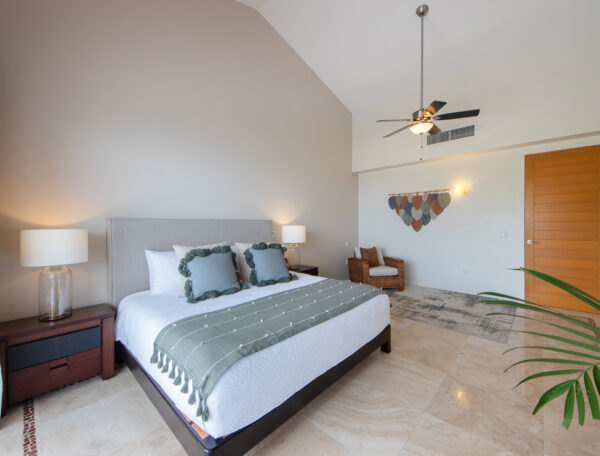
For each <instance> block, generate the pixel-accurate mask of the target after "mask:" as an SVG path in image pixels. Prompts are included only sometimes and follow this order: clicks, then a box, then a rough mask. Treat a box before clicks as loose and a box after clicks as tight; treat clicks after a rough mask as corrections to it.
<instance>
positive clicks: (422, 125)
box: [410, 122, 433, 135]
mask: <svg viewBox="0 0 600 456" xmlns="http://www.w3.org/2000/svg"><path fill="white" fill-rule="evenodd" d="M432 128H433V123H431V122H419V123H416V124H413V125H411V126H410V131H412V132H413V133H414V134H415V135H422V134H424V133H427V132H428V131H429V130H431V129H432Z"/></svg>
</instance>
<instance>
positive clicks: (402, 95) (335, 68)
mask: <svg viewBox="0 0 600 456" xmlns="http://www.w3.org/2000/svg"><path fill="white" fill-rule="evenodd" d="M243 3H246V4H248V5H249V6H253V7H255V8H256V9H258V11H259V12H260V13H261V14H262V15H263V16H264V17H265V18H266V19H267V20H268V21H269V22H270V23H271V25H272V26H273V27H274V28H275V29H276V30H277V31H278V32H279V33H280V34H281V35H282V36H283V38H284V39H285V40H286V41H287V42H288V43H289V44H290V45H291V46H292V47H293V48H294V49H295V50H296V52H298V54H299V55H300V56H301V57H302V58H303V59H304V60H305V61H306V62H307V64H308V65H309V66H310V67H311V68H312V69H313V70H314V71H315V72H316V73H317V75H318V76H319V77H320V78H321V79H322V80H323V82H324V83H325V84H326V85H327V86H328V87H329V88H330V89H331V90H332V91H333V93H334V94H335V95H336V96H337V97H338V98H339V99H340V100H341V101H342V103H344V104H345V105H346V106H347V107H348V109H349V110H350V111H351V112H352V114H353V169H354V171H363V170H368V169H374V168H380V167H385V166H393V165H397V164H402V163H407V162H411V161H415V160H416V157H417V153H416V150H417V149H418V147H419V144H420V138H419V137H418V136H415V135H412V134H411V133H410V132H408V131H405V132H402V133H399V134H397V135H395V136H393V137H391V138H389V139H382V138H381V137H382V136H383V135H384V134H385V133H387V132H389V131H391V130H393V129H394V128H393V126H392V127H390V124H375V123H374V121H375V120H376V119H379V118H389V117H408V116H409V115H410V114H411V113H412V112H413V111H414V110H416V109H417V108H418V105H419V59H420V57H419V47H420V46H419V44H420V35H419V34H420V20H419V18H418V17H417V16H416V14H415V9H416V7H417V6H418V5H419V4H420V2H419V1H418V0H417V1H406V0H368V1H367V0H245V1H243ZM427 4H428V5H429V6H430V12H429V14H428V15H427V16H426V17H425V95H424V99H425V100H424V102H425V105H427V104H428V103H429V102H430V101H432V100H434V99H437V100H443V101H446V102H448V104H447V105H446V106H445V107H444V109H443V111H442V112H452V111H460V110H465V109H472V108H481V115H480V116H479V117H478V118H475V119H463V120H454V121H445V122H440V123H439V126H440V127H441V128H443V129H451V128H457V127H459V126H463V125H469V124H473V123H474V124H475V125H476V136H475V137H473V138H467V139H464V140H460V141H451V142H449V143H444V144H438V145H434V146H429V147H426V149H425V155H426V156H427V157H430V158H434V157H439V156H444V155H451V154H455V153H463V152H472V151H478V150H483V149H490V148H497V147H507V146H512V145H516V144H523V143H527V142H530V141H539V140H547V139H550V138H559V137H565V136H572V135H577V134H585V133H590V132H594V131H598V130H600V117H599V115H600V114H598V113H600V111H598V110H595V107H597V106H599V105H600V89H599V88H598V80H599V78H600V52H599V51H598V48H599V45H600V39H599V38H598V37H599V36H600V34H598V32H597V30H596V25H595V20H596V18H597V17H599V16H600V2H598V1H595V0H572V1H569V2H565V1H564V0H546V1H541V0H502V1H500V0H496V1H489V0H487V1H481V0H453V1H448V0H430V1H427Z"/></svg>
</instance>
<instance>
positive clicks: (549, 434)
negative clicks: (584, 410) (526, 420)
mask: <svg viewBox="0 0 600 456" xmlns="http://www.w3.org/2000/svg"><path fill="white" fill-rule="evenodd" d="M564 400H565V398H564V397H561V398H558V399H556V400H555V401H554V402H553V403H551V404H552V407H549V406H546V407H544V409H543V411H542V412H540V413H541V414H542V415H543V419H544V452H545V455H546V456H570V455H572V456H598V455H600V437H599V436H600V421H593V420H592V419H591V416H590V415H589V412H588V414H587V416H586V423H585V424H584V426H579V424H578V423H577V418H576V416H577V412H575V416H574V418H573V422H572V423H571V426H570V427H569V430H566V429H565V428H564V427H563V426H562V420H563V413H562V409H563V406H564ZM549 405H550V404H549ZM586 405H587V404H586Z"/></svg>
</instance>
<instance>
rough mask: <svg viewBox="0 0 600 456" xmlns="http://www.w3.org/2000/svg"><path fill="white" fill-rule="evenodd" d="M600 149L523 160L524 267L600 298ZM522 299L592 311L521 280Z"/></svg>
mask: <svg viewBox="0 0 600 456" xmlns="http://www.w3.org/2000/svg"><path fill="white" fill-rule="evenodd" d="M599 183H600V146H592V147H583V148H578V149H569V150H561V151H557V152H548V153H545V154H535V155H527V156H526V157H525V267H527V268H529V269H535V270H537V271H541V272H545V273H547V274H551V275H553V276H555V277H558V278H559V279H562V280H564V281H566V282H569V283H571V284H573V285H575V286H576V287H579V288H581V289H583V290H584V291H586V292H588V293H590V294H591V295H593V296H597V297H600V287H599V282H600V265H599V260H600V237H599V236H600V230H599V220H600V219H599V215H600V210H599V209H600V185H599ZM525 297H526V299H527V300H530V301H533V302H535V303H537V304H541V305H547V306H551V307H561V308H565V309H572V310H583V311H586V312H590V311H592V309H591V307H589V306H588V305H586V304H584V303H582V302H581V301H579V300H577V299H575V298H573V297H572V296H571V295H569V294H567V293H566V292H564V291H562V290H560V289H558V288H556V287H554V286H552V285H549V284H547V283H545V282H543V281H541V280H538V279H533V278H531V277H529V276H527V275H526V277H525Z"/></svg>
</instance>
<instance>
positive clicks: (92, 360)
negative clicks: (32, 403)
mask: <svg viewBox="0 0 600 456" xmlns="http://www.w3.org/2000/svg"><path fill="white" fill-rule="evenodd" d="M114 323H115V312H114V310H113V309H112V307H110V306H109V305H108V304H97V305H94V306H89V307H81V308H77V309H73V313H72V315H71V316H70V317H67V318H64V319H62V320H56V321H51V322H41V321H39V319H38V317H31V318H23V319H21V320H13V321H6V322H2V323H0V362H1V363H2V372H1V373H2V379H3V385H4V389H3V401H2V415H4V414H5V413H6V406H7V405H8V404H14V403H17V402H20V401H23V400H25V399H29V398H31V397H34V396H38V395H40V394H43V393H46V392H48V391H52V390H55V389H58V388H62V387H63V386H66V385H70V384H71V383H75V382H78V381H81V380H85V379H86V378H90V377H94V376H96V375H102V378H103V379H108V378H110V377H112V376H113V375H114V373H115V348H114V344H115V326H114Z"/></svg>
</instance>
